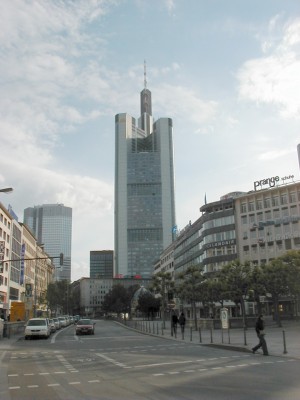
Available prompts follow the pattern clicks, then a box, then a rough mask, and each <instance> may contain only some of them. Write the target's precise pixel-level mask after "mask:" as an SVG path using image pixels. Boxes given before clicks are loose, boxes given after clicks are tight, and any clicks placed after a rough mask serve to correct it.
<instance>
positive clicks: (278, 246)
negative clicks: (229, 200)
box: [235, 181, 300, 265]
mask: <svg viewBox="0 0 300 400" xmlns="http://www.w3.org/2000/svg"><path fill="white" fill-rule="evenodd" d="M278 182H279V181H278ZM235 214H236V234H237V238H238V258H239V259H240V261H241V262H245V261H251V263H252V264H254V265H255V264H257V265H261V264H264V263H268V262H269V261H270V260H272V259H274V258H277V257H279V256H281V255H282V254H283V253H285V252H286V251H288V250H300V182H295V183H290V184H279V185H277V186H274V187H268V188H266V189H261V190H254V191H251V192H249V193H247V194H245V195H243V196H240V197H238V198H237V199H236V200H235Z"/></svg>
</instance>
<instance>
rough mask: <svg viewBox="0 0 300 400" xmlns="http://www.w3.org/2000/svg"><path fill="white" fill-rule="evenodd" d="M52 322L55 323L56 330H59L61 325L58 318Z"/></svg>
mask: <svg viewBox="0 0 300 400" xmlns="http://www.w3.org/2000/svg"><path fill="white" fill-rule="evenodd" d="M53 321H54V323H55V327H56V330H58V329H60V328H61V325H60V322H59V319H58V318H53Z"/></svg>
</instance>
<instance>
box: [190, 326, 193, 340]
mask: <svg viewBox="0 0 300 400" xmlns="http://www.w3.org/2000/svg"><path fill="white" fill-rule="evenodd" d="M192 340H193V327H192V326H191V327H190V341H192Z"/></svg>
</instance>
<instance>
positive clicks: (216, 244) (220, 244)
mask: <svg viewBox="0 0 300 400" xmlns="http://www.w3.org/2000/svg"><path fill="white" fill-rule="evenodd" d="M233 244H235V239H230V240H222V241H220V242H212V243H207V245H206V248H207V249H209V248H211V247H223V246H231V245H233Z"/></svg>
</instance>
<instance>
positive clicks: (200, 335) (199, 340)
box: [199, 328, 202, 343]
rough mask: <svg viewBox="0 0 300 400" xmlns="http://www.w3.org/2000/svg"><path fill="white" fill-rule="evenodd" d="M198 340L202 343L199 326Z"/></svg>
mask: <svg viewBox="0 0 300 400" xmlns="http://www.w3.org/2000/svg"><path fill="white" fill-rule="evenodd" d="M199 341H200V343H202V334H201V328H199Z"/></svg>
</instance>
